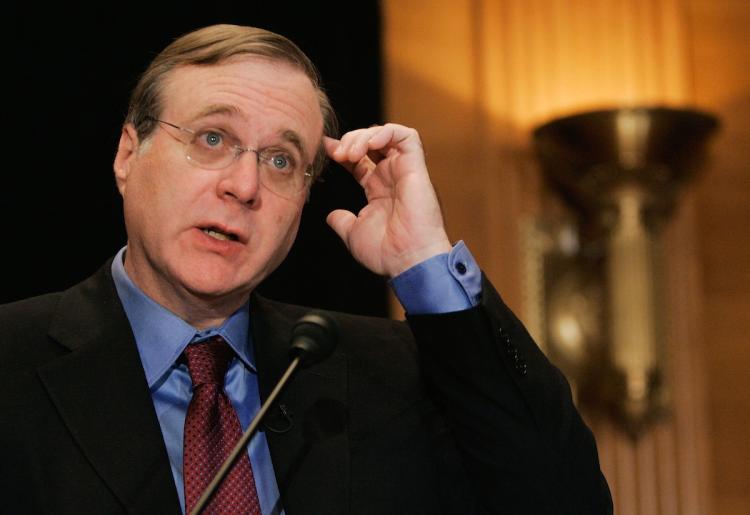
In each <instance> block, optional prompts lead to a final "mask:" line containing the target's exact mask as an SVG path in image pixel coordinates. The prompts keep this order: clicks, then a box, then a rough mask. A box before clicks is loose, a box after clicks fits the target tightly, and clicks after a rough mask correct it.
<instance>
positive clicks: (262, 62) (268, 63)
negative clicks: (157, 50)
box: [161, 56, 323, 151]
mask: <svg viewBox="0 0 750 515" xmlns="http://www.w3.org/2000/svg"><path fill="white" fill-rule="evenodd" d="M161 94H162V98H161V100H162V106H163V110H162V114H161V116H162V117H163V118H165V119H167V120H169V121H173V120H174V121H175V122H176V123H184V124H187V123H189V122H191V121H197V120H198V119H200V118H203V117H206V116H207V115H210V116H211V117H219V118H225V119H227V120H229V121H231V122H232V123H234V124H237V125H238V126H240V127H241V131H242V134H240V136H241V137H243V138H252V139H253V142H252V144H258V143H262V141H261V140H263V139H267V138H270V137H273V136H274V135H282V134H284V133H285V132H286V133H288V132H290V131H291V132H294V133H297V134H298V135H299V136H300V139H301V140H302V142H303V145H304V146H305V147H306V148H307V147H310V148H307V150H308V151H312V150H313V148H314V147H316V146H317V145H318V143H319V142H320V139H321V137H322V131H323V120H322V115H321V112H320V105H319V102H318V94H317V91H316V90H315V87H314V86H313V84H312V82H311V81H310V79H309V78H308V77H307V76H306V75H305V74H304V73H303V72H302V71H301V70H299V69H297V68H295V67H293V66H292V65H291V64H288V63H285V62H281V61H275V60H271V59H268V58H264V57H257V56H238V57H233V58H231V59H229V60H226V61H223V62H222V63H220V64H216V65H201V66H197V65H188V66H181V67H178V68H176V69H174V70H172V71H171V72H170V73H169V74H168V75H167V76H166V78H165V81H164V85H163V88H162V92H161ZM170 118H171V119H170ZM248 143H250V142H248Z"/></svg>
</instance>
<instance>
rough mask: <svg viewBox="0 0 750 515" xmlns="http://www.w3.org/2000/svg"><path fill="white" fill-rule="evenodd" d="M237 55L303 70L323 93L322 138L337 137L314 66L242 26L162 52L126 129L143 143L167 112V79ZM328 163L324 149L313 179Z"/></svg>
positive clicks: (274, 38)
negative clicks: (186, 68) (189, 68)
mask: <svg viewBox="0 0 750 515" xmlns="http://www.w3.org/2000/svg"><path fill="white" fill-rule="evenodd" d="M237 55H257V56H261V57H267V58H269V59H272V60H274V61H280V62H285V63H288V64H291V65H292V66H294V67H295V68H297V69H299V70H301V71H302V72H303V73H304V74H305V75H306V76H307V77H308V78H309V79H310V81H311V82H312V85H313V87H314V88H315V90H316V91H317V93H318V103H319V104H320V111H321V114H322V115H323V134H325V135H326V136H331V137H336V136H338V124H337V121H336V113H334V111H333V108H332V107H331V102H330V100H329V99H328V96H327V95H326V93H325V91H323V88H322V87H321V84H320V75H319V74H318V70H317V69H316V68H315V65H314V64H313V63H312V61H310V59H309V58H308V57H307V56H306V55H305V54H304V53H303V52H302V50H300V49H299V47H298V46H297V45H295V44H294V43H292V42H291V41H290V40H289V39H287V38H285V37H284V36H281V35H279V34H275V33H273V32H270V31H267V30H264V29H259V28H256V27H243V26H239V25H211V26H209V27H205V28H202V29H198V30H195V31H193V32H189V33H187V34H185V35H183V36H181V37H179V38H178V39H176V40H175V41H174V42H172V43H171V44H170V45H169V46H168V47H166V48H165V49H164V50H162V52H161V53H159V55H157V56H156V58H154V60H153V61H151V64H150V65H149V66H148V68H147V69H146V71H145V72H143V75H141V78H140V79H139V80H138V84H136V86H135V88H134V89H133V92H132V94H131V95H130V103H129V105H128V114H127V117H126V118H125V122H126V123H132V124H133V126H134V127H135V129H136V131H137V133H138V138H139V140H140V141H145V140H146V139H148V137H149V136H150V135H151V134H152V133H153V131H154V129H155V127H156V122H155V121H154V120H153V118H159V116H160V115H161V112H162V109H163V101H164V99H163V98H162V95H161V94H162V91H163V87H164V79H165V77H166V76H167V75H168V74H169V72H171V71H172V70H174V69H175V68H177V67H179V66H186V65H199V66H200V65H203V66H210V65H216V64H220V63H222V62H223V61H226V60H227V59H229V58H231V57H234V56H237ZM325 162H326V153H325V150H324V148H323V145H322V144H321V145H320V146H319V147H318V149H317V151H316V154H315V158H314V160H313V163H312V174H313V177H318V176H319V175H320V173H321V171H322V170H323V166H324V165H325Z"/></svg>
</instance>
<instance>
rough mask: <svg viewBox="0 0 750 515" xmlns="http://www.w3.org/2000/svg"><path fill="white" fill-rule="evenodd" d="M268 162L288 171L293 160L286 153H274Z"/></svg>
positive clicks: (278, 168)
mask: <svg viewBox="0 0 750 515" xmlns="http://www.w3.org/2000/svg"><path fill="white" fill-rule="evenodd" d="M268 162H269V163H271V165H273V167H274V168H276V169H277V170H282V171H286V170H288V169H290V168H291V167H292V160H291V159H290V158H289V156H287V155H285V154H274V155H272V156H270V157H269V159H268Z"/></svg>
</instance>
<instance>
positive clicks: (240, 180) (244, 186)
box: [218, 149, 260, 205]
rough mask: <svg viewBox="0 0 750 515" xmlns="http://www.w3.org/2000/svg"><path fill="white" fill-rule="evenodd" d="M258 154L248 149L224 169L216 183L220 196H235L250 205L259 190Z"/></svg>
mask: <svg viewBox="0 0 750 515" xmlns="http://www.w3.org/2000/svg"><path fill="white" fill-rule="evenodd" d="M258 165H259V163H258V155H257V154H256V153H255V151H253V150H250V149H248V150H247V151H245V152H243V153H242V154H240V155H239V156H237V158H236V159H235V160H234V161H233V162H232V164H231V165H229V166H228V167H227V168H225V169H224V170H221V172H220V173H221V180H220V181H219V184H218V194H219V196H220V197H229V198H235V199H237V200H238V201H239V202H242V203H243V204H248V205H251V204H252V203H253V202H254V201H255V200H256V198H257V196H258V192H259V191H260V169H259V166H258Z"/></svg>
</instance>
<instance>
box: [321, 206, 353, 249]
mask: <svg viewBox="0 0 750 515" xmlns="http://www.w3.org/2000/svg"><path fill="white" fill-rule="evenodd" d="M356 221H357V217H356V216H355V215H354V213H352V212H351V211H347V210H345V209H336V210H335V211H331V212H330V213H328V216H327V217H326V222H327V223H328V225H329V226H330V227H331V229H333V230H334V231H335V232H336V234H338V235H339V238H341V240H342V241H343V242H344V245H346V247H347V248H349V233H350V232H351V230H352V226H353V225H354V222H356Z"/></svg>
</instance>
